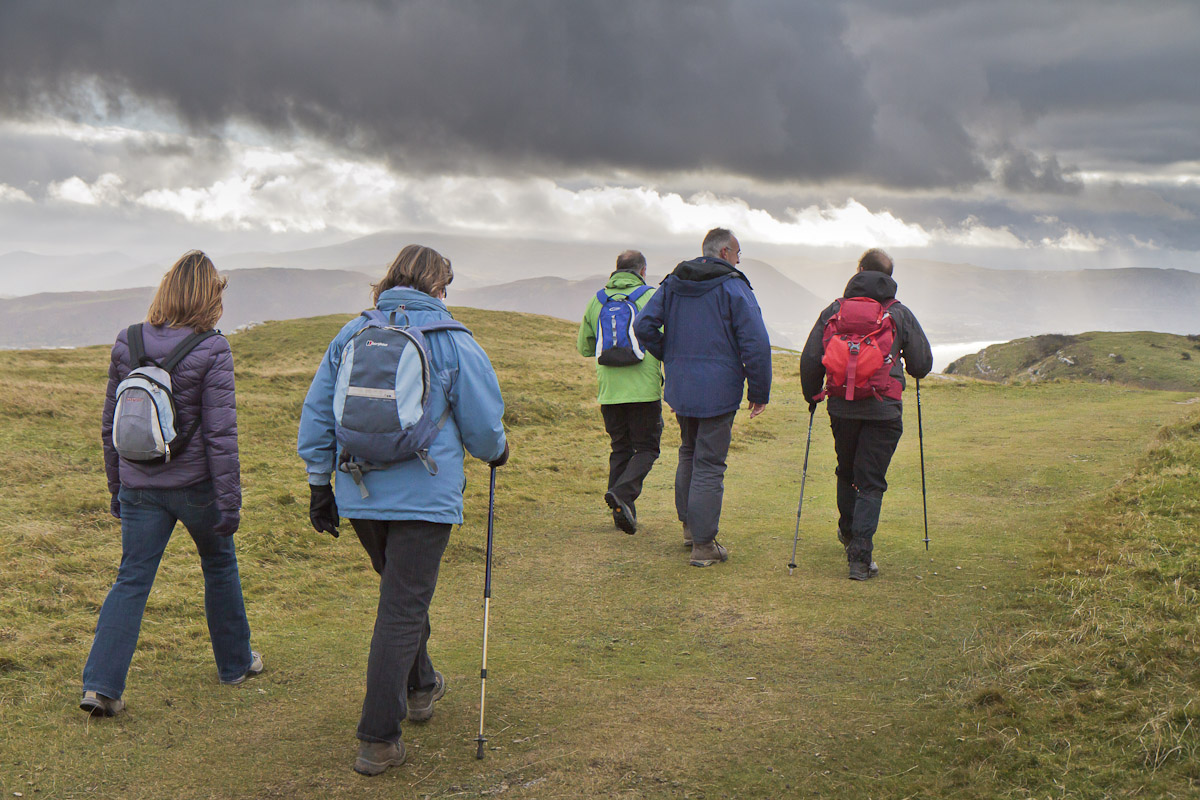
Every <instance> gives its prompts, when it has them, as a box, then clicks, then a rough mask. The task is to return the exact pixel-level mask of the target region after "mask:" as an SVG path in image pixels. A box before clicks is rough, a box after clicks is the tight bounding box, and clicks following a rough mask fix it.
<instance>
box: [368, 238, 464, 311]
mask: <svg viewBox="0 0 1200 800" xmlns="http://www.w3.org/2000/svg"><path fill="white" fill-rule="evenodd" d="M452 280H454V270H453V269H451V268H450V259H448V258H446V257H445V256H443V255H442V254H441V253H439V252H438V251H437V250H434V249H433V248H432V247H425V246H423V245H419V244H410V245H408V246H407V247H405V248H404V249H403V250H401V251H400V255H398V256H396V260H395V261H393V262H392V265H391V266H390V267H388V271H387V274H385V275H384V276H383V279H382V280H381V281H379V283H377V284H375V285H374V286H372V287H371V300H372V302H375V303H378V302H379V295H381V294H383V293H384V292H386V291H387V290H388V289H391V288H393V287H396V286H407V287H410V288H412V289H416V290H418V291H421V292H424V293H425V294H427V295H430V296H431V297H436V296H437V295H438V294H440V293H441V292H442V290H443V289H445V288H446V287H447V286H449V285H450V282H451V281H452Z"/></svg>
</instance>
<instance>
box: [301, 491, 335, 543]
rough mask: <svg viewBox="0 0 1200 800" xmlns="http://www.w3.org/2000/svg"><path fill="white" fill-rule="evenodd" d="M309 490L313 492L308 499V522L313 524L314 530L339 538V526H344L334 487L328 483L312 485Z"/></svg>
mask: <svg viewBox="0 0 1200 800" xmlns="http://www.w3.org/2000/svg"><path fill="white" fill-rule="evenodd" d="M308 490H309V492H311V496H310V497H309V499H308V521H309V522H311V523H312V526H313V530H315V531H317V532H318V533H328V534H329V535H330V536H332V537H333V538H335V539H336V538H338V535H339V534H338V525H341V524H342V520H341V518H340V517H338V510H337V500H335V499H334V497H333V486H331V485H330V484H328V483H324V484H320V485H318V484H315V483H310V484H309V485H308Z"/></svg>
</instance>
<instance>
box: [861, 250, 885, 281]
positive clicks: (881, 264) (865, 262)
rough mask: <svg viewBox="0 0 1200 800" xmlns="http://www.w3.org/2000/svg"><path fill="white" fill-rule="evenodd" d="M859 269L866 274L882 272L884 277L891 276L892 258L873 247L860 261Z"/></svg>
mask: <svg viewBox="0 0 1200 800" xmlns="http://www.w3.org/2000/svg"><path fill="white" fill-rule="evenodd" d="M858 268H859V269H860V270H862V271H864V272H882V273H883V274H884V275H891V274H892V257H891V256H889V255H888V254H887V253H885V252H883V250H880V249H879V248H878V247H872V248H871V249H870V250H868V251H867V252H865V253H863V254H862V258H860V259H859V260H858Z"/></svg>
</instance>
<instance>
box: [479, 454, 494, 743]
mask: <svg viewBox="0 0 1200 800" xmlns="http://www.w3.org/2000/svg"><path fill="white" fill-rule="evenodd" d="M495 518H496V468H495V467H492V477H491V481H490V483H489V486H488V530H487V559H486V566H485V567H484V572H483V665H482V666H481V667H480V668H479V735H478V736H477V737H475V741H476V743H477V745H478V749H477V750H476V751H475V758H477V759H481V758H483V746H484V744H486V743H487V737H486V736H484V735H483V703H484V699H485V698H486V697H487V635H488V606H489V605H490V604H491V599H492V524H493V521H494V520H495Z"/></svg>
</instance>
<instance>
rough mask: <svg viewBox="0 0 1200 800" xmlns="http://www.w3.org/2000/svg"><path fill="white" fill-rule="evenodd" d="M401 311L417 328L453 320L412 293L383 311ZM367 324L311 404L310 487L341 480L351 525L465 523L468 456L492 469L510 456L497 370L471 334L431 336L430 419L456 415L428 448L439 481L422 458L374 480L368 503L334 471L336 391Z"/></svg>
mask: <svg viewBox="0 0 1200 800" xmlns="http://www.w3.org/2000/svg"><path fill="white" fill-rule="evenodd" d="M401 306H403V309H402V311H401V312H400V313H406V314H407V315H408V321H409V324H411V325H423V324H427V323H430V322H434V321H436V320H441V319H450V312H449V311H447V310H446V306H445V305H444V304H443V303H442V301H441V300H438V299H436V298H433V297H430V296H429V295H427V294H425V293H424V292H421V291H418V290H416V289H410V288H407V287H395V288H392V289H388V290H387V291H385V292H383V293H382V294H381V295H380V296H379V302H378V303H377V304H376V307H377V308H379V310H380V311H383V312H384V313H390V312H392V311H393V310H396V309H398V308H400V307H401ZM397 317H399V314H398V315H397ZM365 324H366V318H365V317H361V316H360V317H356V318H355V319H352V320H351V321H350V322H348V323H346V326H345V327H344V328H342V330H341V332H340V333H338V335H337V336H335V337H334V338H333V341H332V342H330V344H329V348H328V350H326V352H325V357H324V358H322V359H321V365H320V366H319V367H318V368H317V374H316V375H315V376H314V377H313V382H312V386H310V387H309V390H308V396H307V397H306V398H305V399H304V409H303V411H302V412H301V414H300V434H299V437H298V445H297V451H298V452H299V453H300V457H301V458H302V459H304V463H305V464H306V465H307V467H308V482H309V483H312V484H318V485H319V484H328V483H329V481H330V476H331V475H336V477H335V478H334V479H333V483H334V493H335V495H336V497H337V505H338V513H339V514H340V515H341V516H343V517H349V518H350V519H381V520H404V519H412V520H426V521H428V522H449V523H452V524H458V523H461V522H462V512H463V488H464V486H465V478H464V473H463V455H464V448H465V451H466V452H469V453H470V454H471V455H473V456H475V457H476V458H478V459H481V460H483V461H493V460H495V459H497V458H499V457H500V455H501V454H502V453H503V452H504V446H505V438H504V424H503V421H502V420H503V417H504V400H503V399H502V398H501V397H500V384H499V382H498V381H497V379H496V372H495V370H494V369H492V363H491V361H489V360H488V357H487V354H486V353H485V352H483V348H482V347H480V346H479V344H478V343H477V342H476V341H475V339H474V337H472V336H471V335H470V334H468V333H465V332H463V331H435V332H433V333H429V334H426V341H427V342H428V343H429V350H430V356H431V361H432V371H433V378H432V382H433V384H434V394H433V401H432V407H431V408H430V412H429V413H430V414H432V415H433V418H434V419H438V418H440V417H441V416H442V413H443V412H444V411H445V410H446V403H447V402H449V403H450V407H451V415H450V417H449V418H448V419H447V420H446V424H445V427H443V428H442V430H441V432H440V433H439V434H438V437H437V439H435V440H434V442H433V444H432V445H430V447H429V455H430V457H431V458H432V460H433V461H434V462H435V463H436V464H437V466H438V474H437V475H430V474H429V471H428V470H426V469H425V467H424V466H423V465H422V464H421V462H420V460H419V459H416V458H412V459H409V460H407V461H402V462H400V463H398V464H394V465H392V466H390V467H388V468H387V469H380V470H375V471H372V472H367V473H366V474H364V475H363V481H364V482H365V484H366V487H367V490H368V491H369V492H370V496H369V497H367V498H365V499H364V498H363V497H362V493H361V492H360V491H359V488H358V486H357V485H356V484H355V483H354V481H353V480H352V479H351V477H350V475H348V474H347V473H345V472H339V471H337V470H336V469H335V467H336V465H337V463H338V462H337V458H338V456H339V455H340V453H339V452H338V448H337V441H336V439H335V438H334V417H333V389H334V382H335V381H336V379H337V371H338V365H339V364H340V362H341V356H342V351H343V350H344V349H345V347H346V344H347V343H348V342H349V341H350V339H351V337H353V336H354V334H356V333H357V332H358V331H360V330H361V329H362V327H363V326H364V325H365ZM438 386H440V387H441V388H440V389H439V388H437V387H438Z"/></svg>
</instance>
